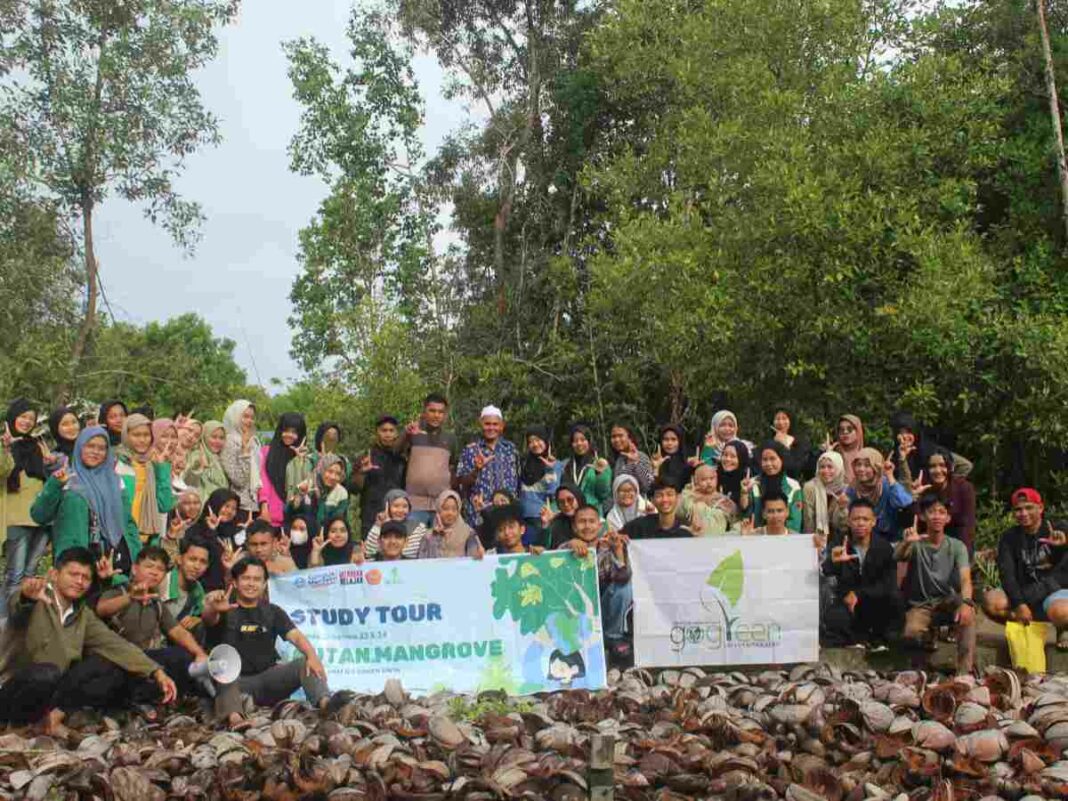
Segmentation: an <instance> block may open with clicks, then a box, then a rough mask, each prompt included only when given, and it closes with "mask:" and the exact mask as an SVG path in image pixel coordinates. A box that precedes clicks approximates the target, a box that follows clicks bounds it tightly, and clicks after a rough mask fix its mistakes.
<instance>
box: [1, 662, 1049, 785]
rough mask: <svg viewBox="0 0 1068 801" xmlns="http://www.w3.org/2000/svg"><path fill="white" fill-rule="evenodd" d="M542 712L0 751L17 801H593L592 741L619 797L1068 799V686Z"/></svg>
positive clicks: (639, 681) (817, 682)
mask: <svg viewBox="0 0 1068 801" xmlns="http://www.w3.org/2000/svg"><path fill="white" fill-rule="evenodd" d="M610 684H611V687H610V689H608V690H605V691H600V692H589V691H585V690H571V691H564V692H557V693H552V694H546V695H541V696H534V697H527V698H508V697H506V696H505V695H504V694H502V693H483V694H482V695H480V696H476V697H474V698H467V699H462V698H461V699H458V697H457V696H455V695H453V694H450V693H437V694H435V695H431V696H427V697H422V698H411V697H409V695H408V694H407V693H406V692H405V691H404V689H403V688H402V687H401V685H400V684H399V683H398V682H396V681H390V682H388V683H387V684H386V686H385V687H384V690H383V692H382V693H380V694H378V695H356V694H353V693H347V692H342V693H337V694H335V695H334V697H333V698H331V700H330V704H329V707H328V709H327V710H326V711H325V712H318V711H315V710H312V709H311V708H309V707H308V706H307V705H305V704H303V703H300V702H296V701H286V702H283V703H281V704H279V705H277V706H276V707H274V708H273V709H260V710H256V711H254V712H253V714H252V715H251V717H250V718H249V720H248V722H247V727H246V728H244V729H243V730H242V731H239V732H234V731H227V730H226V729H225V728H224V727H221V726H217V725H213V724H211V723H210V722H209V717H208V715H207V714H206V713H205V712H204V711H202V710H201V709H199V708H198V706H197V705H196V703H195V702H185V703H184V704H183V705H182V706H180V707H179V708H178V709H176V710H170V711H168V712H165V713H164V714H162V715H161V716H160V717H159V718H158V719H157V720H155V721H151V722H150V721H147V720H145V719H144V718H143V717H141V716H139V715H136V714H119V715H115V716H111V717H108V716H102V715H94V714H84V715H83V714H74V715H72V716H71V717H70V718H69V720H68V724H69V726H68V728H69V733H67V734H65V735H64V736H62V737H48V736H34V734H33V732H32V731H31V730H28V729H20V730H11V731H8V732H7V733H5V734H3V735H0V798H28V799H34V800H35V801H43V800H44V799H93V798H96V799H106V801H111V800H112V799H117V801H163V799H166V798H176V799H177V798H182V799H227V800H228V801H253V800H254V799H260V798H263V799H268V801H283V799H285V800H287V801H288V800H289V799H300V798H325V799H332V800H333V801H342V800H344V801H355V800H356V799H364V798H368V799H387V798H390V799H402V801H404V800H406V799H408V800H414V799H424V800H425V801H434V800H436V799H446V798H457V799H471V800H472V801H474V799H499V798H531V799H534V798H548V799H554V801H568V800H570V799H582V798H587V797H588V795H589V787H588V783H589V771H588V759H589V755H590V744H591V738H592V737H594V736H595V735H608V736H611V737H614V739H615V769H614V774H615V775H614V779H615V795H616V797H618V798H624V799H663V800H664V801H667V800H668V799H684V798H694V799H706V798H723V799H726V800H727V801H748V800H749V799H776V798H786V799H790V801H818V800H819V799H821V798H822V799H827V800H828V801H842V800H843V799H847V800H848V801H862V799H886V800H887V801H890V799H897V801H906V799H911V800H912V801H926V799H937V800H938V801H950V800H954V801H959V800H960V799H981V798H994V797H1000V798H1005V799H1014V800H1015V799H1021V798H1025V797H1027V798H1028V801H1032V800H1033V799H1036V798H1047V799H1053V798H1058V799H1059V798H1066V797H1068V755H1066V753H1065V751H1066V749H1068V677H1064V676H1048V677H1030V678H1026V679H1021V678H1020V677H1018V676H1017V675H1016V674H1015V673H1012V672H1010V671H1006V670H1002V669H998V668H995V669H991V670H990V671H989V672H988V673H986V675H985V676H984V677H983V678H981V679H974V678H947V677H938V676H933V675H927V674H924V673H921V672H917V671H907V672H902V673H897V674H889V675H882V674H878V673H875V672H863V673H850V672H840V671H838V670H836V669H835V668H833V667H831V666H828V665H805V666H798V667H796V668H794V669H793V670H769V671H765V672H761V673H741V672H731V673H723V672H720V673H716V672H712V671H709V670H703V669H700V668H687V669H683V670H663V671H657V672H650V671H646V670H641V669H630V670H627V671H624V672H622V673H620V672H619V671H614V670H613V671H611V674H610Z"/></svg>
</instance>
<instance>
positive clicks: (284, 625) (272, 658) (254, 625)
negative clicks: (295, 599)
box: [218, 604, 296, 676]
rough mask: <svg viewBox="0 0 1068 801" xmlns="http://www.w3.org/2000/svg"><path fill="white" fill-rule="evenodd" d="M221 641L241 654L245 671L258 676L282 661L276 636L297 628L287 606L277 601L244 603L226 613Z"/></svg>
mask: <svg viewBox="0 0 1068 801" xmlns="http://www.w3.org/2000/svg"><path fill="white" fill-rule="evenodd" d="M218 627H219V628H221V629H222V637H221V640H220V642H223V643H225V644H227V645H232V646H233V647H234V648H236V649H237V652H238V653H239V654H241V675H242V676H254V675H256V674H257V673H262V672H263V671H265V670H267V668H269V667H271V666H272V665H274V664H276V663H277V662H278V652H277V651H276V650H275V649H274V643H275V640H276V639H277V638H279V637H281V638H283V639H285V636H286V635H287V634H289V632H291V631H292V630H293V629H294V628H296V627H295V626H294V625H293V621H292V620H290V619H289V615H287V614H286V612H285V610H284V609H282V608H281V607H279V606H275V605H274V604H260V605H259V606H254V607H251V608H248V607H244V606H242V607H240V608H238V609H234V610H233V611H231V612H226V613H225V614H224V615H223V616H222V620H221V621H220V622H219V624H218Z"/></svg>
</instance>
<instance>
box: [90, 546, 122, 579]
mask: <svg viewBox="0 0 1068 801" xmlns="http://www.w3.org/2000/svg"><path fill="white" fill-rule="evenodd" d="M121 572H122V571H121V570H116V569H115V553H114V552H113V551H112V552H110V553H108V554H107V556H101V557H100V558H99V559H97V560H96V577H97V578H98V579H100V580H101V581H109V580H110V579H111V577H112V576H114V575H115V574H116V573H121Z"/></svg>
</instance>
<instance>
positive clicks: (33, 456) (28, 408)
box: [6, 398, 47, 492]
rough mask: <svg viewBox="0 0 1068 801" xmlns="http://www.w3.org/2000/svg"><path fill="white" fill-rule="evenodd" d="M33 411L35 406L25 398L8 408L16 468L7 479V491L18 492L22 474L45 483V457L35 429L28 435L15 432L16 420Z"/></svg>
mask: <svg viewBox="0 0 1068 801" xmlns="http://www.w3.org/2000/svg"><path fill="white" fill-rule="evenodd" d="M32 411H33V404H32V403H30V402H29V401H28V400H26V399H25V398H15V400H13V401H11V405H10V406H8V407H7V418H6V420H7V427H8V429H9V430H10V431H11V436H12V437H13V438H14V439H13V440H12V442H11V456H12V458H13V459H14V460H15V468H14V469H13V470H12V471H11V475H9V476H8V477H7V491H8V492H18V491H19V487H20V486H21V485H22V478H21V474H22V473H25V474H26V475H27V476H29V477H30V478H36V479H38V480H39V481H44V480H45V478H46V477H47V476H46V475H45V466H44V455H43V454H42V453H41V446H40V444H39V441H38V440H37V439H36V438H35V437H34V436H33V428H31V429H30V433H28V434H20V433H19V432H18V431H16V430H15V419H16V418H17V417H18V416H19V415H22V414H25V413H26V412H32ZM36 424H37V415H36V414H34V425H36Z"/></svg>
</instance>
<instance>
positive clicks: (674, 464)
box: [657, 425, 693, 492]
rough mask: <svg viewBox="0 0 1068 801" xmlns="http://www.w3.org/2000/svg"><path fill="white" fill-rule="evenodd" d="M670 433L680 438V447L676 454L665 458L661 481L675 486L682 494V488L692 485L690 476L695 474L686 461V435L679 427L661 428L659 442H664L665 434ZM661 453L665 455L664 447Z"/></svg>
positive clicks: (668, 426) (661, 470) (661, 469)
mask: <svg viewBox="0 0 1068 801" xmlns="http://www.w3.org/2000/svg"><path fill="white" fill-rule="evenodd" d="M668 431H671V432H673V433H674V434H675V436H676V437H678V438H679V447H678V450H676V451H675V452H674V453H672V454H669V455H665V456H664V462H663V464H661V465H660V480H661V481H664V482H667V483H669V484H672V485H674V487H675V488H676V489H677V490H678V491H679V492H682V488H683V487H685V486H686V485H687V484H688V483H690V475H691V474H692V473H693V468H691V467H690V464H689V462H687V461H686V434H685V433H684V432H683V430H682V429H681V428H680V427H679V426H677V425H666V426H661V427H660V435H659V437H658V438H657V441H658V442H663V441H664V434H666V433H667V432H668ZM661 453H663V446H661Z"/></svg>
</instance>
